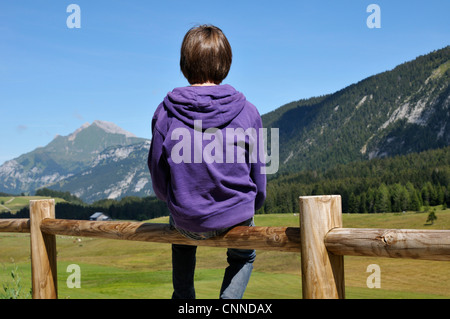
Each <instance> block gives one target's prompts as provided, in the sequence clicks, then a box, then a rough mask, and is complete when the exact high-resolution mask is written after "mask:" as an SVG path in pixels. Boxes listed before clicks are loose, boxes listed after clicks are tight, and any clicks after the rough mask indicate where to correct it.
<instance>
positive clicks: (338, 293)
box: [0, 195, 450, 299]
mask: <svg viewBox="0 0 450 319" xmlns="http://www.w3.org/2000/svg"><path fill="white" fill-rule="evenodd" d="M299 201H300V227H248V226H239V227H235V228H233V229H232V230H230V231H229V232H227V233H226V234H224V235H222V236H218V237H214V238H211V239H208V240H202V241H194V240H190V239H187V238H185V237H183V236H182V235H180V234H179V233H178V232H177V231H174V230H171V229H170V227H169V225H167V224H151V223H140V222H117V221H85V220H65V219H55V202H54V200H53V199H48V200H35V201H30V219H0V232H19V233H30V241H31V274H32V276H31V277H32V297H33V298H34V299H54V298H57V296H58V293H57V291H58V289H57V276H56V265H57V261H56V235H69V236H86V237H100V238H109V239H119V240H136V241H149V242H160V243H176V244H187V245H202V246H212V247H227V248H247V249H248V248H253V249H264V250H277V251H290V252H297V253H301V269H302V292H303V298H327V299H331V298H345V284H344V255H350V256H376V257H391V258H414V259H428V260H442V261H449V260H450V230H411V229H368V228H343V227H342V208H341V207H342V206H341V197H340V196H338V195H327V196H305V197H300V198H299Z"/></svg>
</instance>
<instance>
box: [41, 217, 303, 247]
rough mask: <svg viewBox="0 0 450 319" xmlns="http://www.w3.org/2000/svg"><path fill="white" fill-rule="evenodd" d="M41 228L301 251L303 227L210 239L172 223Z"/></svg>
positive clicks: (245, 229)
mask: <svg viewBox="0 0 450 319" xmlns="http://www.w3.org/2000/svg"><path fill="white" fill-rule="evenodd" d="M41 230H42V231H43V232H44V233H46V234H53V235H68V236H84V237H99V238H109V239H123V240H136V241H149V242H159V243H173V244H184V245H195V246H210V247H227V248H240V249H264V250H277V251H292V252H300V234H299V232H300V229H299V227H258V226H255V227H249V226H238V227H235V228H233V229H231V230H230V231H228V232H227V233H225V234H223V235H221V236H217V237H213V238H210V239H207V240H192V239H189V238H186V237H184V236H182V235H181V234H180V233H179V232H177V231H176V230H174V229H172V228H171V227H170V226H169V225H168V224H153V223H140V222H117V221H85V220H65V219H45V220H43V222H42V224H41Z"/></svg>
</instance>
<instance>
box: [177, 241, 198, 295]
mask: <svg viewBox="0 0 450 319" xmlns="http://www.w3.org/2000/svg"><path fill="white" fill-rule="evenodd" d="M196 252H197V246H189V245H176V244H173V245H172V282H173V290H174V291H173V294H172V299H195V289H194V272H195V260H196V258H195V254H196Z"/></svg>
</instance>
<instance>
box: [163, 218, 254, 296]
mask: <svg viewBox="0 0 450 319" xmlns="http://www.w3.org/2000/svg"><path fill="white" fill-rule="evenodd" d="M239 225H240V226H244V225H245V226H253V225H254V224H253V219H250V220H248V221H246V222H244V223H241V224H239ZM196 252H197V246H190V245H177V244H173V245H172V281H173V288H174V292H173V294H172V298H173V299H194V298H195V289H194V272H195V262H196ZM255 256H256V253H255V250H253V249H232V248H229V249H228V251H227V257H228V258H227V261H228V265H229V266H228V267H227V268H226V269H225V274H224V277H223V281H222V287H221V289H220V298H221V299H241V298H242V296H243V295H244V292H245V289H246V288H247V284H248V281H249V280H250V276H251V273H252V270H253V261H254V260H255Z"/></svg>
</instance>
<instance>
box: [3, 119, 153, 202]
mask: <svg viewBox="0 0 450 319" xmlns="http://www.w3.org/2000/svg"><path fill="white" fill-rule="evenodd" d="M146 142H147V140H146V139H143V138H138V137H136V136H134V135H133V134H131V133H130V132H127V131H125V130H123V129H121V128H120V127H118V126H117V125H115V124H113V123H110V122H104V121H94V122H93V123H92V124H89V123H86V124H84V125H83V126H81V127H80V128H79V129H77V130H76V131H75V132H73V133H72V134H70V135H68V136H56V137H55V138H54V139H53V140H52V141H51V142H50V143H49V144H48V145H47V146H45V147H40V148H37V149H35V150H34V151H32V152H29V153H26V154H24V155H21V156H19V157H18V158H16V159H13V160H10V161H7V162H5V163H4V164H3V165H2V166H0V181H1V183H0V192H5V193H12V194H14V193H15V194H18V193H22V192H24V193H30V192H33V191H34V190H36V189H38V188H40V187H44V186H48V185H51V184H53V183H56V182H60V181H62V180H64V179H66V178H70V177H72V176H75V175H77V174H80V173H82V172H85V170H86V169H88V168H90V167H91V165H92V163H93V162H95V161H96V160H97V159H98V157H99V156H100V154H101V152H103V151H104V150H106V149H107V148H109V147H114V146H126V145H132V144H137V143H146Z"/></svg>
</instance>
